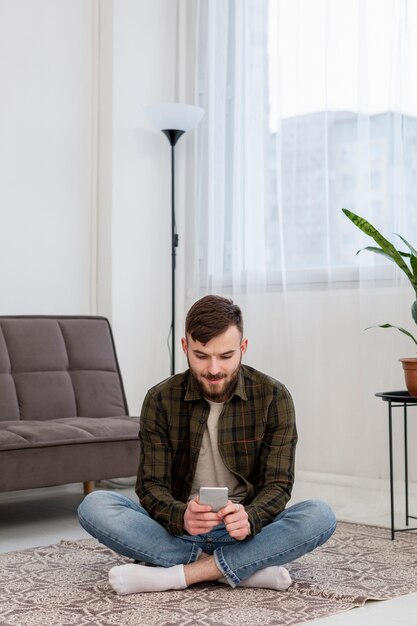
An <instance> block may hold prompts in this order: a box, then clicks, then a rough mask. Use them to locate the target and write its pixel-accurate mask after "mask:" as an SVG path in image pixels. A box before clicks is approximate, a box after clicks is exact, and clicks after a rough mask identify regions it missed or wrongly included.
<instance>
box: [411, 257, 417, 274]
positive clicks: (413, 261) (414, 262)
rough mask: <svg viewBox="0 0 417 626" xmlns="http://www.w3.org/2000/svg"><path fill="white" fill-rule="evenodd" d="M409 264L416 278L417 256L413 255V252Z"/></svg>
mask: <svg viewBox="0 0 417 626" xmlns="http://www.w3.org/2000/svg"><path fill="white" fill-rule="evenodd" d="M410 264H411V269H412V270H413V273H414V276H415V277H416V278H417V256H414V254H412V255H411V258H410Z"/></svg>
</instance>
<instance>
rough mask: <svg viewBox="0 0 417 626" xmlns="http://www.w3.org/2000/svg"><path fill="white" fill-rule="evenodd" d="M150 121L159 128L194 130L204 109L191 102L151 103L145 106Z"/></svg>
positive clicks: (184, 131) (183, 130)
mask: <svg viewBox="0 0 417 626" xmlns="http://www.w3.org/2000/svg"><path fill="white" fill-rule="evenodd" d="M145 113H146V115H147V117H148V119H149V121H150V122H151V123H152V124H153V126H154V127H155V128H157V129H158V130H181V131H182V132H183V133H186V132H188V131H189V130H192V129H193V128H194V127H195V126H197V124H198V123H199V122H200V121H201V119H202V117H203V115H204V109H202V108H201V107H197V106H193V105H191V104H177V103H174V102H172V103H166V104H150V105H148V106H147V107H145Z"/></svg>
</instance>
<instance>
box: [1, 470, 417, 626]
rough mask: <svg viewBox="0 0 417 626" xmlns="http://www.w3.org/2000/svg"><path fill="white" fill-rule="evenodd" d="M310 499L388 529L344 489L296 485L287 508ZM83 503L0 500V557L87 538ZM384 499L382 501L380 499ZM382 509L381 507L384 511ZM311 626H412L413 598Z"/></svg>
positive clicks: (55, 491)
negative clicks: (79, 509) (82, 518)
mask: <svg viewBox="0 0 417 626" xmlns="http://www.w3.org/2000/svg"><path fill="white" fill-rule="evenodd" d="M100 487H102V488H105V489H115V490H117V491H120V492H123V493H124V494H126V495H127V496H130V497H132V498H135V495H134V491H133V484H132V480H131V479H123V480H121V481H117V482H104V483H102V484H99V485H98V488H100ZM311 497H320V498H322V499H324V500H326V501H327V502H328V503H329V504H330V505H331V506H332V507H333V510H334V511H335V512H336V515H337V517H338V519H343V520H347V521H356V522H365V523H368V524H378V525H385V526H388V525H389V516H388V515H387V514H386V513H381V511H380V510H376V508H377V507H375V506H372V505H371V503H372V502H373V501H374V500H375V498H374V494H370V493H366V491H364V492H363V494H362V495H361V496H359V497H358V494H357V493H356V494H355V498H351V497H350V493H349V489H347V488H346V486H344V485H338V486H335V485H328V484H318V483H312V482H308V481H307V480H304V481H303V480H298V481H296V485H295V487H294V491H293V498H292V502H296V501H299V500H303V499H306V498H311ZM82 498H83V493H82V486H81V485H66V486H63V487H51V488H48V489H35V490H27V491H21V492H12V493H3V494H0V552H8V551H11V550H22V549H24V548H30V547H34V546H40V545H48V544H51V543H56V542H58V541H60V540H61V539H81V538H83V537H88V535H87V533H85V531H84V530H83V529H82V528H81V527H80V526H79V525H78V522H77V517H76V509H77V506H78V504H79V503H80V502H81V500H82ZM384 498H385V495H384ZM352 502H354V504H352ZM385 509H386V506H384V507H383V510H384V511H385ZM314 624H315V626H416V624H417V593H415V594H411V595H408V596H402V597H400V598H397V599H395V600H390V601H387V602H368V603H367V604H366V605H365V606H364V607H363V608H361V609H354V610H352V611H349V612H347V613H342V614H339V615H335V616H333V617H328V618H325V619H320V620H316V621H315V622H314ZM248 626H249V625H248Z"/></svg>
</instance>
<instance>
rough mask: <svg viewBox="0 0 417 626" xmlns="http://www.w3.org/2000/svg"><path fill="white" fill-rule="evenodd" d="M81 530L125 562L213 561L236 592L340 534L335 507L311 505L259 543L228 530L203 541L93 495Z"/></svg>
mask: <svg viewBox="0 0 417 626" xmlns="http://www.w3.org/2000/svg"><path fill="white" fill-rule="evenodd" d="M78 516H79V520H80V524H81V526H82V527H83V528H84V529H85V530H86V531H87V532H88V533H89V534H90V535H92V536H93V537H95V538H96V539H98V541H99V542H100V543H102V544H104V545H105V546H107V547H109V548H111V549H112V550H114V551H115V552H117V553H119V554H122V555H123V556H127V557H130V558H132V559H135V560H138V561H146V562H147V563H151V564H153V565H158V566H162V567H171V566H172V565H178V564H181V563H182V564H186V563H192V562H193V561H196V560H197V559H198V557H199V555H200V554H201V552H206V553H207V554H212V555H214V558H215V561H216V565H217V567H218V568H219V570H220V571H221V572H223V575H224V577H225V578H226V579H227V581H228V583H229V584H230V585H231V586H232V587H235V586H236V585H238V584H239V583H240V581H241V580H244V579H245V578H248V576H251V574H253V573H254V572H256V571H257V570H259V569H262V568H264V567H269V566H271V565H284V564H285V563H289V562H290V561H294V560H295V559H298V558H299V557H301V556H303V554H306V553H307V552H311V550H314V548H317V547H318V546H320V545H322V544H323V543H325V542H326V541H327V540H328V539H329V537H331V535H332V534H333V532H334V530H335V528H336V518H335V516H334V514H333V512H332V510H331V509H330V507H329V506H328V505H327V504H326V503H325V502H322V501H320V500H306V501H305V502H299V503H298V504H294V505H293V506H290V507H288V508H287V509H285V510H284V511H282V512H281V513H280V514H279V515H278V516H277V517H276V518H275V519H274V520H273V521H272V522H271V523H270V524H268V525H267V526H265V527H264V528H263V529H262V531H261V532H260V533H258V534H257V535H255V537H252V538H248V539H246V540H244V541H237V540H235V539H233V538H232V537H230V535H229V534H228V532H227V531H226V529H225V527H224V525H223V524H220V525H219V526H217V527H216V528H214V529H213V530H212V531H210V532H209V533H207V534H204V535H197V536H190V535H180V536H179V535H171V534H170V533H169V532H168V531H167V530H166V529H165V528H164V527H163V526H161V524H159V523H158V522H156V521H155V520H153V519H152V518H151V517H150V516H149V514H148V513H147V512H146V511H145V509H144V508H143V507H142V506H141V505H140V504H139V503H138V502H133V500H131V499H130V498H127V497H126V496H123V495H121V494H118V493H114V492H111V491H94V492H93V493H90V494H89V495H88V496H86V497H85V498H84V500H83V502H82V503H81V504H80V506H79V508H78Z"/></svg>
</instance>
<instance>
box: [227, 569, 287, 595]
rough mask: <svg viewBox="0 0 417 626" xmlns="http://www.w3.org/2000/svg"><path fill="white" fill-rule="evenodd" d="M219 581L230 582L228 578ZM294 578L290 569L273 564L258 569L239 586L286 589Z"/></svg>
mask: <svg viewBox="0 0 417 626" xmlns="http://www.w3.org/2000/svg"><path fill="white" fill-rule="evenodd" d="M219 582H221V583H226V584H229V583H228V582H227V580H226V578H220V580H219ZM291 583H292V580H291V576H290V575H289V572H288V570H286V569H285V567H282V566H280V565H272V566H271V567H264V568H263V569H258V571H257V572H255V573H254V574H252V576H249V577H248V578H245V580H242V581H241V582H240V583H239V585H238V587H261V588H263V589H275V590H276V591H286V590H287V589H288V587H289V586H290V585H291Z"/></svg>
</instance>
